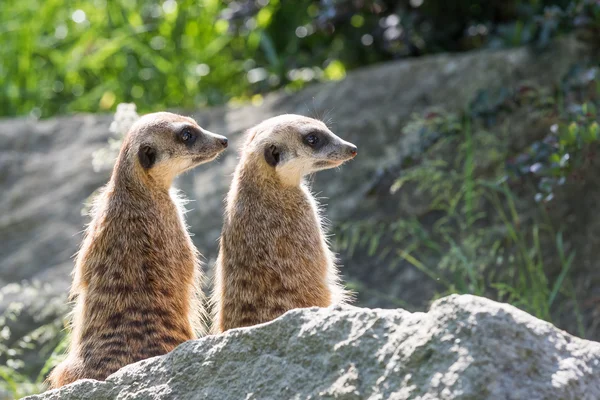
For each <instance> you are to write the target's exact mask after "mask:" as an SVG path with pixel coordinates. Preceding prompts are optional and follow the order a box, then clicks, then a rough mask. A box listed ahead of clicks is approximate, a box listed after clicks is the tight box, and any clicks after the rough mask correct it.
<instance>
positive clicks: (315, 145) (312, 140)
mask: <svg viewBox="0 0 600 400" xmlns="http://www.w3.org/2000/svg"><path fill="white" fill-rule="evenodd" d="M302 142H303V143H304V144H305V145H307V146H308V147H310V148H312V149H313V150H320V149H321V148H323V147H325V146H327V144H328V143H329V138H328V136H327V134H326V133H325V132H323V131H319V130H314V131H310V132H308V133H306V134H304V136H303V137H302Z"/></svg>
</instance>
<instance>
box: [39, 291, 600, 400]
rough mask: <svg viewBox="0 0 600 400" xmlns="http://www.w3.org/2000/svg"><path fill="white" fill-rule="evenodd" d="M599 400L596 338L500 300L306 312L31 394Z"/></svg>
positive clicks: (58, 396) (46, 396)
mask: <svg viewBox="0 0 600 400" xmlns="http://www.w3.org/2000/svg"><path fill="white" fill-rule="evenodd" d="M328 398H331V399H397V400H400V399H423V400H425V399H431V400H434V399H436V400H438V399H439V400H446V399H465V400H466V399H477V400H481V399H494V400H501V399H527V400H536V399H553V400H556V399H565V400H566V399H577V400H587V399H589V400H597V399H600V343H596V342H592V341H587V340H583V339H579V338H576V337H574V336H571V335H569V334H567V333H566V332H564V331H561V330H559V329H557V328H555V327H554V326H553V325H551V324H549V323H547V322H544V321H541V320H539V319H536V318H534V317H532V316H531V315H529V314H527V313H525V312H523V311H520V310H519V309H517V308H515V307H512V306H510V305H507V304H501V303H496V302H493V301H490V300H487V299H484V298H480V297H474V296H468V295H462V296H458V295H453V296H449V297H446V298H443V299H441V300H438V301H436V302H435V303H434V304H433V305H432V307H431V309H430V310H429V312H428V313H409V312H407V311H404V310H400V309H398V310H381V309H373V310H371V309H365V308H355V307H350V306H345V307H335V308H333V309H318V308H311V309H302V310H293V311H290V312H288V313H286V314H285V315H284V316H282V317H281V318H278V319H277V320H275V321H273V322H270V323H267V324H263V325H259V326H256V327H252V328H243V329H236V330H232V331H230V332H228V333H226V334H223V335H218V336H207V337H204V338H202V339H200V340H194V341H189V342H186V343H184V344H182V345H181V346H179V347H178V348H177V349H175V350H174V351H173V352H171V353H169V354H167V355H165V356H161V357H154V358H151V359H148V360H144V361H141V362H138V363H136V364H132V365H129V366H126V367H124V368H123V369H121V370H120V371H118V372H116V373H115V374H113V375H111V376H110V377H109V378H108V379H107V380H106V381H105V382H98V381H93V380H82V381H79V382H76V383H74V384H72V385H69V386H66V387H64V388H62V389H60V390H53V391H49V392H46V393H44V394H42V395H39V396H32V397H29V398H28V399H31V400H33V399H47V400H50V399H61V400H63V399H64V400H68V399H89V400H93V399H98V400H99V399H103V400H104V399H179V400H183V399H328Z"/></svg>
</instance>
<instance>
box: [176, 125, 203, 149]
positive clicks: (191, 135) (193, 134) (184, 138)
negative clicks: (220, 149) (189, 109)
mask: <svg viewBox="0 0 600 400" xmlns="http://www.w3.org/2000/svg"><path fill="white" fill-rule="evenodd" d="M199 135H200V132H199V131H198V129H197V128H195V127H193V126H189V125H186V126H184V127H183V128H181V129H180V130H179V131H178V132H177V133H176V139H177V141H178V142H180V143H183V144H185V145H186V146H188V147H189V146H192V145H193V144H194V143H195V142H196V140H197V139H198V136H199Z"/></svg>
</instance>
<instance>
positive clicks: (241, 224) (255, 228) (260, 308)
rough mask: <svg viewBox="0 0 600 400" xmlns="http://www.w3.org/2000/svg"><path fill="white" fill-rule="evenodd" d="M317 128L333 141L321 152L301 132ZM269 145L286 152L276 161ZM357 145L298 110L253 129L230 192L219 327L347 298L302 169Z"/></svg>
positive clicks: (219, 274) (331, 162) (217, 294)
mask: <svg viewBox="0 0 600 400" xmlns="http://www.w3.org/2000/svg"><path fill="white" fill-rule="evenodd" d="M312 130H317V131H319V132H322V133H323V135H324V136H327V138H328V139H330V140H331V144H330V146H329V147H326V148H324V149H322V150H320V151H318V152H316V151H313V150H311V149H310V148H308V147H307V146H306V145H305V144H303V143H302V139H301V138H302V137H303V136H304V135H306V134H307V133H309V132H311V131H312ZM271 148H273V149H276V150H277V151H278V152H280V153H281V161H280V162H279V164H277V165H276V166H275V167H273V166H272V165H269V163H268V162H266V159H265V156H264V154H265V151H268V149H271ZM265 149H267V150H265ZM352 149H354V150H352ZM355 150H356V147H354V145H352V144H350V143H348V142H344V141H343V140H341V139H340V138H338V137H337V136H335V135H333V133H331V132H330V131H329V129H327V127H326V126H325V124H323V123H322V122H320V121H316V120H314V119H311V118H306V117H300V116H295V115H284V116H280V117H276V118H272V119H270V120H267V121H265V122H263V123H262V124H260V125H259V126H257V127H255V128H253V129H251V130H250V131H249V132H248V138H247V142H246V145H245V147H244V149H243V150H242V156H241V160H240V162H239V164H238V166H237V168H236V171H235V174H234V178H233V183H232V185H231V188H230V191H229V194H228V197H227V206H226V210H225V221H224V226H223V232H222V235H221V241H220V252H219V257H218V260H217V264H216V272H215V289H214V293H213V303H214V307H215V315H214V321H213V331H214V332H223V331H226V330H228V329H232V328H236V327H242V326H250V325H255V324H259V323H263V322H267V321H270V320H272V319H275V318H277V317H278V316H280V315H282V314H283V313H285V312H286V311H288V310H290V309H293V308H299V307H311V306H318V307H327V306H330V305H331V304H339V303H343V302H345V301H346V300H347V298H348V293H347V292H346V291H345V290H344V289H343V287H342V285H341V284H340V280H339V277H338V272H337V268H336V266H335V258H334V255H333V253H332V252H331V251H330V250H329V247H328V244H327V239H326V236H325V233H324V229H323V226H322V221H321V218H320V216H319V207H318V205H317V202H316V200H315V198H314V197H313V195H312V194H311V193H310V191H309V189H308V188H307V186H306V185H305V183H303V176H305V175H306V174H308V173H312V172H315V171H316V170H319V169H326V168H331V167H333V166H337V165H340V164H341V163H342V162H343V161H345V160H347V159H349V158H351V157H353V156H354V155H355V154H356V151H355ZM349 151H354V152H353V153H349ZM324 163H326V164H327V166H323V164H324Z"/></svg>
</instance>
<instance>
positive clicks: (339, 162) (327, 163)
mask: <svg viewBox="0 0 600 400" xmlns="http://www.w3.org/2000/svg"><path fill="white" fill-rule="evenodd" d="M344 162H345V160H322V161H317V162H316V163H315V167H319V168H321V167H337V166H339V165H342V164H343V163H344Z"/></svg>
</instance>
